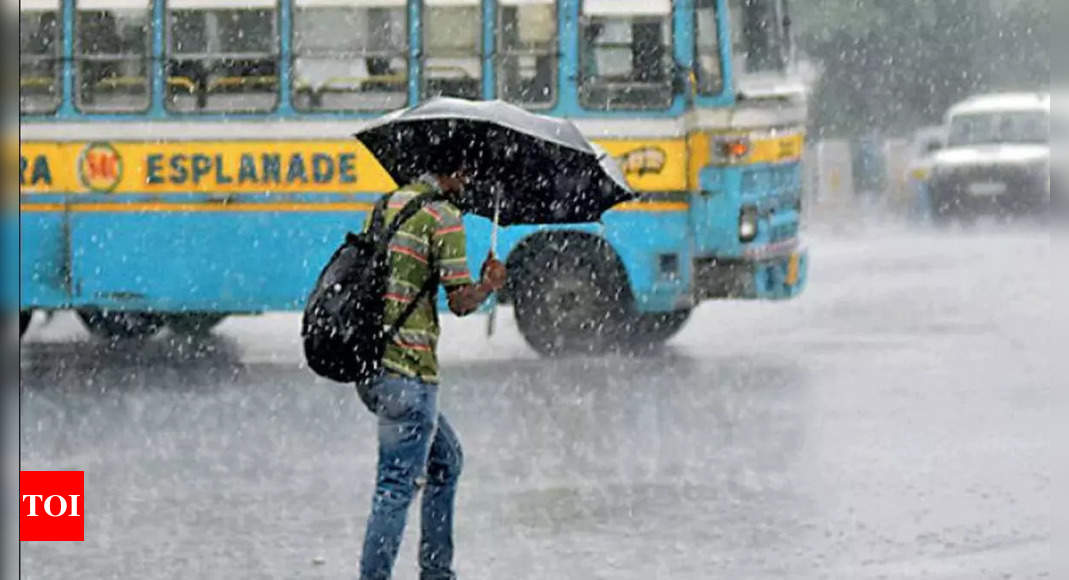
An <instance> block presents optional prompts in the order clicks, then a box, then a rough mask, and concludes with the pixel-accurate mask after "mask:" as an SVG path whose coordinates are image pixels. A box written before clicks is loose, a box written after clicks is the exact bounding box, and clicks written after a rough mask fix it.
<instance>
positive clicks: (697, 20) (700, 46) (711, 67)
mask: <svg viewBox="0 0 1069 580" xmlns="http://www.w3.org/2000/svg"><path fill="white" fill-rule="evenodd" d="M694 37H695V38H694V47H695V51H694V52H695V57H694V59H695V67H694V73H695V77H696V80H697V82H698V87H697V89H698V93H699V94H702V95H718V94H720V91H721V90H722V89H723V73H722V71H721V67H720V34H719V32H718V30H717V27H716V0H697V2H696V3H695V5H694Z"/></svg>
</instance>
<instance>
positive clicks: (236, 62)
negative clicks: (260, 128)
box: [166, 0, 279, 112]
mask: <svg viewBox="0 0 1069 580" xmlns="http://www.w3.org/2000/svg"><path fill="white" fill-rule="evenodd" d="M276 15H277V10H276V7H275V0H241V1H240V2H236V3H235V2H228V1H226V0H169V1H168V3H167V30H168V40H167V98H166V104H167V108H168V109H170V110H173V111H180V112H193V111H198V112H199V111H214V112H220V111H240V112H255V111H268V110H271V109H273V108H274V107H275V103H276V102H277V101H278V91H277V88H278V46H279V43H278V27H277V16H276Z"/></svg>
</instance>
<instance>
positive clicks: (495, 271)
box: [479, 254, 508, 292]
mask: <svg viewBox="0 0 1069 580" xmlns="http://www.w3.org/2000/svg"><path fill="white" fill-rule="evenodd" d="M479 277H480V278H481V279H482V280H481V281H480V284H481V285H482V286H483V288H485V289H487V290H489V291H490V292H497V291H498V290H500V289H502V288H504V287H505V279H506V278H507V277H508V274H507V273H506V271H505V265H504V264H502V263H501V260H498V259H497V258H495V257H494V256H493V255H492V254H491V255H490V256H489V257H487V258H486V261H485V262H483V268H482V272H481V273H480V274H479Z"/></svg>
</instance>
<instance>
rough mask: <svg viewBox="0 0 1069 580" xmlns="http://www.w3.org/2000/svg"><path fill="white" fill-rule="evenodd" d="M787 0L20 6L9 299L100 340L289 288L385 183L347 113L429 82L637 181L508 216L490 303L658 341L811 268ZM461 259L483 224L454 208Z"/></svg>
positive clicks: (544, 347)
mask: <svg viewBox="0 0 1069 580" xmlns="http://www.w3.org/2000/svg"><path fill="white" fill-rule="evenodd" d="M787 8H788V7H787V0H225V1H224V0H23V2H22V3H21V7H20V14H19V20H20V22H19V24H20V31H19V34H20V37H19V42H20V48H21V54H20V71H19V85H20V98H19V104H20V122H21V135H20V156H19V157H20V159H19V174H20V182H19V183H20V189H19V192H20V196H19V201H20V219H21V228H22V229H21V235H22V246H21V259H22V261H21V263H22V268H21V273H20V283H21V302H20V310H21V312H22V313H23V315H24V316H23V317H22V319H23V322H24V324H25V323H26V322H28V320H29V318H28V316H27V315H28V314H29V313H30V312H32V311H33V310H54V309H74V310H76V311H77V312H78V313H79V314H80V315H81V317H82V319H83V320H84V322H85V323H86V325H87V327H88V328H89V329H90V330H91V331H92V332H93V333H95V334H99V335H104V336H111V337H122V336H147V335H150V334H154V333H155V332H157V331H158V330H159V329H161V328H162V327H164V326H170V327H171V328H172V329H173V330H175V331H180V332H192V331H198V330H199V331H203V330H205V329H207V328H209V327H211V325H213V324H215V323H216V322H218V321H219V320H221V319H222V318H223V317H225V316H226V315H229V314H235V313H258V312H264V311H273V310H297V309H300V308H302V306H303V302H304V300H305V298H306V296H307V293H308V291H309V288H310V286H311V284H312V282H313V280H314V278H315V276H316V274H317V273H318V270H319V268H320V267H321V266H322V265H323V263H324V261H325V260H326V259H327V257H328V256H329V255H330V253H331V251H332V250H333V249H334V247H335V246H336V244H337V243H338V242H339V240H340V239H342V236H343V234H344V232H345V231H347V230H351V229H355V228H359V227H360V226H361V224H362V221H363V219H364V216H365V215H366V213H367V211H368V209H369V208H370V207H371V206H372V204H373V202H374V201H375V199H376V198H377V196H379V195H381V194H382V193H383V192H386V191H389V190H391V189H393V188H394V187H395V186H396V185H397V184H394V183H393V182H392V181H391V180H390V178H389V177H388V176H387V175H386V174H385V173H384V171H383V170H382V168H381V167H380V166H379V165H378V163H377V162H376V161H375V159H374V158H373V157H372V156H371V155H370V154H369V153H368V151H367V150H366V149H364V148H363V147H362V146H361V145H360V143H358V142H357V141H355V140H354V139H353V138H352V137H351V135H352V133H353V132H354V131H355V130H357V129H358V128H359V127H360V125H361V123H362V122H363V120H366V119H369V118H373V117H375V116H378V115H381V114H382V113H383V112H386V111H390V110H394V109H397V108H400V107H405V106H409V105H413V104H416V103H418V102H420V101H421V100H423V99H426V98H429V97H432V96H436V95H449V96H458V97H465V98H471V99H504V100H508V101H510V102H513V103H517V104H519V105H521V106H524V107H527V108H530V109H531V110H535V111H538V112H542V113H545V114H549V115H558V116H562V117H567V118H569V119H571V120H572V121H574V122H575V123H576V124H577V125H578V126H579V127H580V129H582V130H583V131H584V132H585V133H586V134H588V135H589V136H590V137H591V138H592V139H594V140H595V141H596V142H598V143H599V144H600V145H601V146H603V147H604V148H605V149H606V150H607V151H608V152H610V153H611V154H612V155H614V156H615V157H617V158H618V159H619V161H620V163H621V165H622V167H623V168H624V170H625V172H626V174H627V176H628V179H629V181H630V183H631V185H632V186H633V187H634V188H635V189H636V190H638V191H639V192H641V194H642V195H641V197H640V198H639V199H636V200H635V201H632V202H628V203H624V204H622V205H620V206H618V207H615V208H614V209H612V210H611V211H610V212H608V213H607V214H605V216H604V217H603V219H602V220H601V221H600V222H598V223H588V224H580V225H572V226H540V227H536V226H514V227H510V228H506V229H504V230H503V231H502V233H501V236H500V239H499V242H498V243H499V247H498V248H497V252H498V254H499V255H501V256H503V257H504V258H505V259H506V260H507V265H508V267H509V270H510V273H511V280H510V284H509V286H508V288H507V291H506V292H504V294H503V295H502V297H501V299H502V300H503V301H505V302H511V303H513V304H514V305H515V309H514V312H515V314H516V316H517V319H518V325H519V328H520V329H521V331H522V332H523V333H524V335H525V337H526V338H527V340H528V341H529V342H530V344H531V345H532V346H534V347H535V348H536V349H537V350H539V351H540V352H543V353H550V354H552V353H559V352H570V351H573V350H576V349H579V350H592V349H601V348H605V347H609V346H612V345H619V344H625V343H656V342H660V341H663V340H665V339H667V338H668V337H669V336H671V335H672V334H673V333H674V332H675V331H676V330H678V329H679V328H680V327H681V326H682V325H683V323H684V322H685V321H686V319H687V316H688V314H689V313H690V311H691V309H693V308H694V307H695V305H697V304H698V303H699V302H700V301H702V300H705V299H725V298H726V299H764V300H776V299H786V298H790V297H793V296H796V295H797V294H798V293H799V292H801V290H802V289H803V287H804V285H805V282H806V272H807V254H806V252H805V250H804V248H803V246H802V245H801V244H800V240H799V219H800V215H801V203H802V201H801V189H802V178H801V166H800V164H801V158H802V150H803V144H804V126H805V121H806V103H805V90H804V87H803V85H802V84H801V83H800V82H798V81H797V79H796V77H795V76H794V74H793V73H794V65H793V57H792V48H791V41H790V39H791V35H790V30H789V23H790V20H789V16H788V14H787ZM467 226H468V231H469V251H470V255H471V256H472V260H473V264H472V266H473V267H477V266H478V262H481V260H482V258H483V257H484V256H485V255H486V254H487V252H488V251H489V238H490V235H489V230H490V226H489V223H488V222H487V221H486V220H484V219H482V218H478V217H470V218H468V221H467Z"/></svg>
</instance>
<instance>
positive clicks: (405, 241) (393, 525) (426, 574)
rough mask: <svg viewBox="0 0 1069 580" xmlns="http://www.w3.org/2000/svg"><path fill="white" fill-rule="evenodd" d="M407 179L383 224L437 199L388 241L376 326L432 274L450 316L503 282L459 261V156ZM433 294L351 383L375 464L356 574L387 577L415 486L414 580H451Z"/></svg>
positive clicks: (455, 454)
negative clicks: (370, 435)
mask: <svg viewBox="0 0 1069 580" xmlns="http://www.w3.org/2000/svg"><path fill="white" fill-rule="evenodd" d="M428 170H429V173H427V174H425V175H423V176H422V177H420V179H418V180H417V181H416V182H415V183H412V184H410V185H407V186H405V187H402V188H401V189H399V190H397V191H396V192H394V194H393V196H392V197H391V199H390V203H389V206H388V208H387V212H386V223H390V221H391V220H392V219H393V217H394V216H395V215H396V214H397V212H398V211H399V210H400V209H401V208H402V207H404V205H405V204H406V203H407V202H409V201H411V200H412V199H415V198H416V197H418V196H421V195H441V196H443V197H444V198H445V200H444V201H435V202H433V203H430V204H428V205H427V206H426V207H424V208H423V209H422V210H420V211H419V212H418V213H417V214H415V215H414V216H413V217H412V218H411V219H409V220H408V221H406V222H405V223H404V224H403V225H402V226H401V228H400V229H399V230H398V232H397V235H396V236H394V238H393V239H392V240H391V241H390V246H389V250H390V252H389V254H390V256H389V260H390V266H391V275H390V280H389V284H388V289H387V291H386V296H385V298H386V312H385V323H386V325H387V326H390V325H392V324H393V323H394V322H395V321H396V320H398V319H399V318H400V316H401V314H402V312H403V311H404V309H405V307H406V306H407V305H408V304H410V303H411V302H412V301H413V300H415V299H417V298H418V297H419V291H420V288H422V287H423V285H424V284H425V283H426V282H427V281H428V280H429V279H430V278H431V277H437V279H438V281H439V282H440V283H441V285H442V286H443V287H444V288H445V290H446V293H447V296H448V298H449V309H450V310H451V311H453V312H454V313H455V314H457V315H459V316H464V315H466V314H470V313H472V312H474V311H475V309H476V308H478V307H479V305H480V304H481V303H482V302H483V301H484V300H486V298H487V297H488V296H489V295H490V294H492V293H493V292H496V291H497V290H499V289H501V287H502V286H504V284H505V267H504V265H503V264H502V263H501V262H500V261H498V260H496V259H494V258H493V257H492V256H491V257H488V258H487V260H486V262H485V263H484V264H483V267H482V273H481V279H480V281H479V282H478V283H475V282H473V281H472V279H471V275H470V273H469V271H468V266H467V255H466V237H465V232H464V224H463V221H462V220H461V214H460V211H459V210H457V208H456V205H454V203H452V201H451V200H456V199H458V196H459V195H460V194H461V193H462V192H463V190H464V187H465V185H466V184H467V179H468V178H467V176H466V174H465V171H464V168H463V161H462V159H461V152H460V151H457V150H449V151H443V152H442V155H441V157H440V158H439V159H436V160H435V162H434V164H433V165H432V166H431V167H429V168H428ZM436 294H437V293H432V294H431V296H429V297H425V298H421V299H420V300H421V301H422V303H420V304H418V305H417V307H416V309H415V311H414V312H413V313H412V315H411V316H409V318H408V319H407V320H406V321H405V322H404V325H403V326H401V328H400V329H399V332H397V333H396V336H395V337H394V339H393V341H392V342H391V343H390V344H388V345H387V347H386V353H385V356H384V357H383V368H384V372H383V373H382V374H380V375H379V376H378V377H376V378H375V379H373V380H371V381H369V382H368V383H366V384H361V385H357V392H358V393H359V395H360V398H361V400H362V401H363V402H364V404H365V405H366V406H367V407H368V409H369V410H371V412H373V413H375V415H377V416H378V424H379V425H378V435H379V460H378V476H377V478H376V486H375V494H374V498H373V500H372V504H371V515H370V517H369V518H368V522H367V531H366V533H365V536H364V548H363V553H362V555H361V560H360V577H361V579H362V580H388V579H389V578H390V575H391V573H392V570H393V565H394V561H395V560H396V558H397V550H398V548H399V547H400V543H401V537H402V534H403V532H404V528H405V516H406V513H407V511H408V507H409V505H410V504H411V502H412V500H413V498H414V496H415V494H416V489H417V488H418V487H421V486H422V488H423V497H422V505H421V514H420V516H421V522H420V523H421V537H420V546H419V565H420V578H421V580H449V579H453V578H456V574H455V573H454V572H453V570H452V565H453V507H454V499H455V497H456V488H457V481H458V479H459V477H460V471H461V466H462V464H463V454H462V452H461V448H460V441H459V440H458V439H457V435H456V433H455V432H454V431H453V429H452V427H451V426H450V425H449V422H448V421H446V418H445V417H444V416H443V415H442V414H441V413H439V412H438V360H437V354H436V350H437V345H438V334H439V325H438V317H437V310H436V307H435V302H436Z"/></svg>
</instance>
